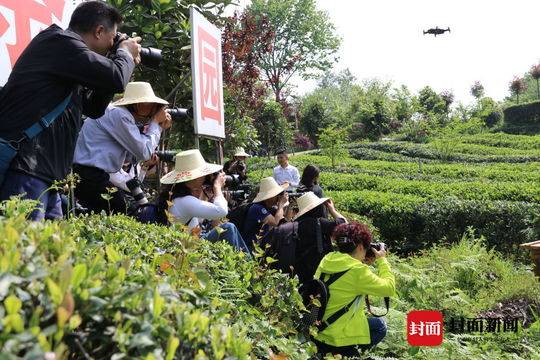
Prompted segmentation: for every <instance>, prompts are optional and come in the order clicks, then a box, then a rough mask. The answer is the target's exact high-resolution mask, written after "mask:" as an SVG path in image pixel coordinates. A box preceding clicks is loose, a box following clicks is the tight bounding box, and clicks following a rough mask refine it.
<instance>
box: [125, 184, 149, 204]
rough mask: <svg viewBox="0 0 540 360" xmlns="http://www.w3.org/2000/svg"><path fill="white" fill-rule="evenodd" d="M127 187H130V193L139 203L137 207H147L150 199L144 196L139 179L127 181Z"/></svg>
mask: <svg viewBox="0 0 540 360" xmlns="http://www.w3.org/2000/svg"><path fill="white" fill-rule="evenodd" d="M126 186H127V187H128V189H129V191H131V195H132V196H133V198H134V199H135V201H136V202H137V205H139V206H141V205H145V204H148V199H147V198H146V196H145V195H144V192H143V191H142V189H141V182H140V181H139V179H137V178H133V179H131V180H129V181H126Z"/></svg>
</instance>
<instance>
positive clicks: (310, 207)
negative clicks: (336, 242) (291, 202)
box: [294, 191, 347, 283]
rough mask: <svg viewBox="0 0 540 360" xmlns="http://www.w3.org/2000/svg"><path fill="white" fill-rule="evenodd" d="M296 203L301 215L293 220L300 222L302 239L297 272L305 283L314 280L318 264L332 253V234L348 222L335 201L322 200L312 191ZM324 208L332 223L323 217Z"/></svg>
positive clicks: (298, 246)
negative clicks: (339, 226) (335, 204)
mask: <svg viewBox="0 0 540 360" xmlns="http://www.w3.org/2000/svg"><path fill="white" fill-rule="evenodd" d="M297 204H298V213H297V214H296V216H295V218H294V221H297V222H298V238H299V239H298V243H297V244H296V255H297V257H296V258H295V265H294V272H295V274H296V275H298V279H299V280H300V283H305V282H306V281H309V280H311V279H313V275H314V274H315V271H316V270H317V266H319V262H320V261H321V260H322V258H323V257H324V256H325V255H326V254H328V253H329V252H331V251H332V240H331V234H332V232H333V231H334V229H335V228H336V227H337V226H338V225H340V224H345V223H347V220H346V219H345V216H343V215H341V214H340V213H339V212H338V211H337V210H336V208H335V206H334V202H333V201H332V199H330V198H327V197H326V198H319V197H318V196H317V195H315V193H313V192H311V191H308V192H306V193H305V194H304V195H302V196H300V197H299V198H298V199H297ZM323 208H326V209H327V211H328V212H329V213H330V215H332V218H333V220H330V219H327V218H325V217H324V216H322V214H323V211H322V209H323ZM319 241H320V243H319Z"/></svg>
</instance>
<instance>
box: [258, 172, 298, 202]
mask: <svg viewBox="0 0 540 360" xmlns="http://www.w3.org/2000/svg"><path fill="white" fill-rule="evenodd" d="M288 187H289V184H283V185H278V183H277V182H276V180H274V178H273V177H271V176H269V177H267V178H264V179H262V180H261V185H260V186H259V192H258V193H257V196H256V197H255V199H253V202H261V201H264V200H268V199H271V198H273V197H274V196H276V195H279V194H281V193H282V192H283V191H284V190H285V189H286V188H288Z"/></svg>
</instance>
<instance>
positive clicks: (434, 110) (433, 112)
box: [418, 86, 447, 124]
mask: <svg viewBox="0 0 540 360" xmlns="http://www.w3.org/2000/svg"><path fill="white" fill-rule="evenodd" d="M418 105H419V112H420V113H421V114H424V115H425V116H427V117H433V118H435V119H436V121H437V122H438V123H439V124H443V123H444V122H445V121H446V113H447V111H446V109H447V106H446V102H445V100H444V99H443V98H442V97H441V96H440V95H439V94H437V93H436V92H435V91H434V90H433V89H432V88H430V87H429V86H426V87H424V88H423V89H422V90H420V92H419V93H418Z"/></svg>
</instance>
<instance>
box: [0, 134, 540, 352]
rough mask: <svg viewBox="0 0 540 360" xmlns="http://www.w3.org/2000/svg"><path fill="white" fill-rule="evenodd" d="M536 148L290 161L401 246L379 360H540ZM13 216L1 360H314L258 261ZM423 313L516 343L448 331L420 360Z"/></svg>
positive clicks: (118, 220)
mask: <svg viewBox="0 0 540 360" xmlns="http://www.w3.org/2000/svg"><path fill="white" fill-rule="evenodd" d="M446 142H448V143H451V144H450V146H447V147H445V145H444V144H445V143H446ZM441 144H442V145H441ZM444 149H447V150H444ZM539 149H540V137H538V136H536V137H525V136H517V135H499V134H489V135H479V136H477V137H463V138H461V139H459V140H455V139H452V140H441V141H440V142H439V143H438V144H437V143H430V144H412V143H401V142H396V143H394V142H379V143H371V144H367V143H366V144H363V143H361V144H354V145H351V147H350V157H347V158H343V159H339V161H338V166H337V167H336V168H332V166H331V161H330V159H329V158H327V157H324V156H320V155H317V154H311V155H299V156H294V157H293V158H292V159H291V162H292V163H293V164H294V165H297V166H298V167H299V168H303V166H305V165H306V164H308V163H314V164H317V165H319V166H320V167H321V169H322V171H323V175H322V177H321V183H322V185H323V187H324V188H325V190H326V192H327V194H329V195H330V196H332V197H333V198H334V200H335V202H336V205H337V206H338V207H339V208H340V209H341V210H344V211H346V212H347V214H348V215H349V216H350V217H352V218H357V219H363V220H364V221H369V222H370V225H371V226H372V227H373V229H374V231H375V234H376V236H377V237H379V238H380V239H381V240H383V241H386V242H387V243H389V244H390V246H391V250H392V252H393V254H392V255H391V256H390V259H389V260H390V263H391V265H392V268H393V271H394V272H395V274H396V277H397V289H398V297H397V298H394V299H392V303H391V306H392V308H391V310H390V312H389V314H388V316H387V317H386V319H387V322H388V328H389V332H388V335H387V337H386V339H385V340H384V341H383V343H382V344H380V345H379V346H378V347H377V348H376V349H374V350H373V351H372V352H370V354H369V356H370V358H371V359H433V360H435V359H540V282H539V281H538V280H537V279H536V278H535V276H534V275H533V273H532V270H531V265H530V263H529V262H528V261H527V254H526V253H524V252H523V251H521V250H519V249H518V248H517V245H518V244H519V243H522V242H525V241H530V240H531V239H532V238H534V237H535V236H537V235H535V231H537V230H538V229H535V224H536V226H537V225H538V217H537V214H538V211H539V206H540V204H539V203H540V189H539V188H540V186H539V184H540V163H539V162H538V158H539V156H540V155H539V152H540V150H539ZM481 159H484V160H485V161H480V160H481ZM495 159H496V161H495ZM252 165H253V167H254V168H256V169H257V168H258V169H260V170H254V171H253V172H252V174H251V179H252V180H253V181H256V180H257V179H258V178H259V177H261V176H263V175H266V174H268V170H264V169H263V168H264V167H266V168H268V165H269V163H267V162H266V160H264V159H257V160H255V161H253V162H252ZM2 207H3V209H2V210H3V212H4V216H3V217H1V218H0V319H1V321H0V359H2V360H3V359H43V358H45V357H46V356H47V358H53V357H52V356H55V357H54V358H55V359H85V360H86V359H109V358H112V359H169V360H170V359H259V358H270V359H309V358H311V357H312V356H313V354H314V350H315V349H314V347H313V345H312V344H311V343H310V342H308V341H306V339H305V338H304V337H303V336H302V335H301V334H299V333H298V332H297V328H296V325H297V323H298V319H299V317H300V315H301V313H302V304H301V300H300V297H299V295H298V293H297V291H296V290H295V288H296V286H297V283H296V280H294V279H289V278H287V277H285V276H284V275H282V274H280V273H277V272H275V271H274V270H271V269H269V268H268V265H267V261H271V259H266V258H264V256H262V255H261V254H258V255H257V259H256V261H252V260H248V259H247V258H246V257H245V256H244V255H243V254H242V253H238V252H236V251H234V250H233V249H232V248H231V247H230V246H228V245H226V244H224V243H218V244H210V243H208V242H206V241H201V240H199V239H195V238H193V237H191V236H190V235H188V234H186V233H185V231H184V230H183V229H182V228H181V227H170V228H166V227H161V226H153V225H142V224H139V223H137V222H135V221H133V220H132V219H130V218H127V217H123V216H112V217H105V216H99V215H95V216H91V217H81V218H78V219H71V220H65V221H60V222H44V223H32V222H28V221H27V220H25V216H26V214H27V213H28V212H29V211H30V209H31V207H32V203H30V202H20V201H15V200H13V201H9V202H6V203H4V204H3V205H2ZM372 302H373V303H374V304H375V306H377V305H382V301H381V299H376V298H375V299H372ZM419 309H431V310H439V311H442V312H443V313H444V315H445V319H456V320H459V319H461V318H462V317H463V318H478V317H493V316H505V317H519V318H520V319H521V320H520V323H519V327H518V329H517V332H514V331H506V332H504V331H501V332H495V333H457V332H452V331H450V330H448V329H447V330H446V332H445V335H444V342H443V344H442V346H440V347H422V348H419V347H410V346H409V345H408V344H407V341H406V320H405V319H406V314H407V313H408V312H409V311H411V310H419ZM382 310H383V309H382V308H378V307H376V308H375V309H374V311H378V312H380V311H382ZM53 354H54V355H53Z"/></svg>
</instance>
